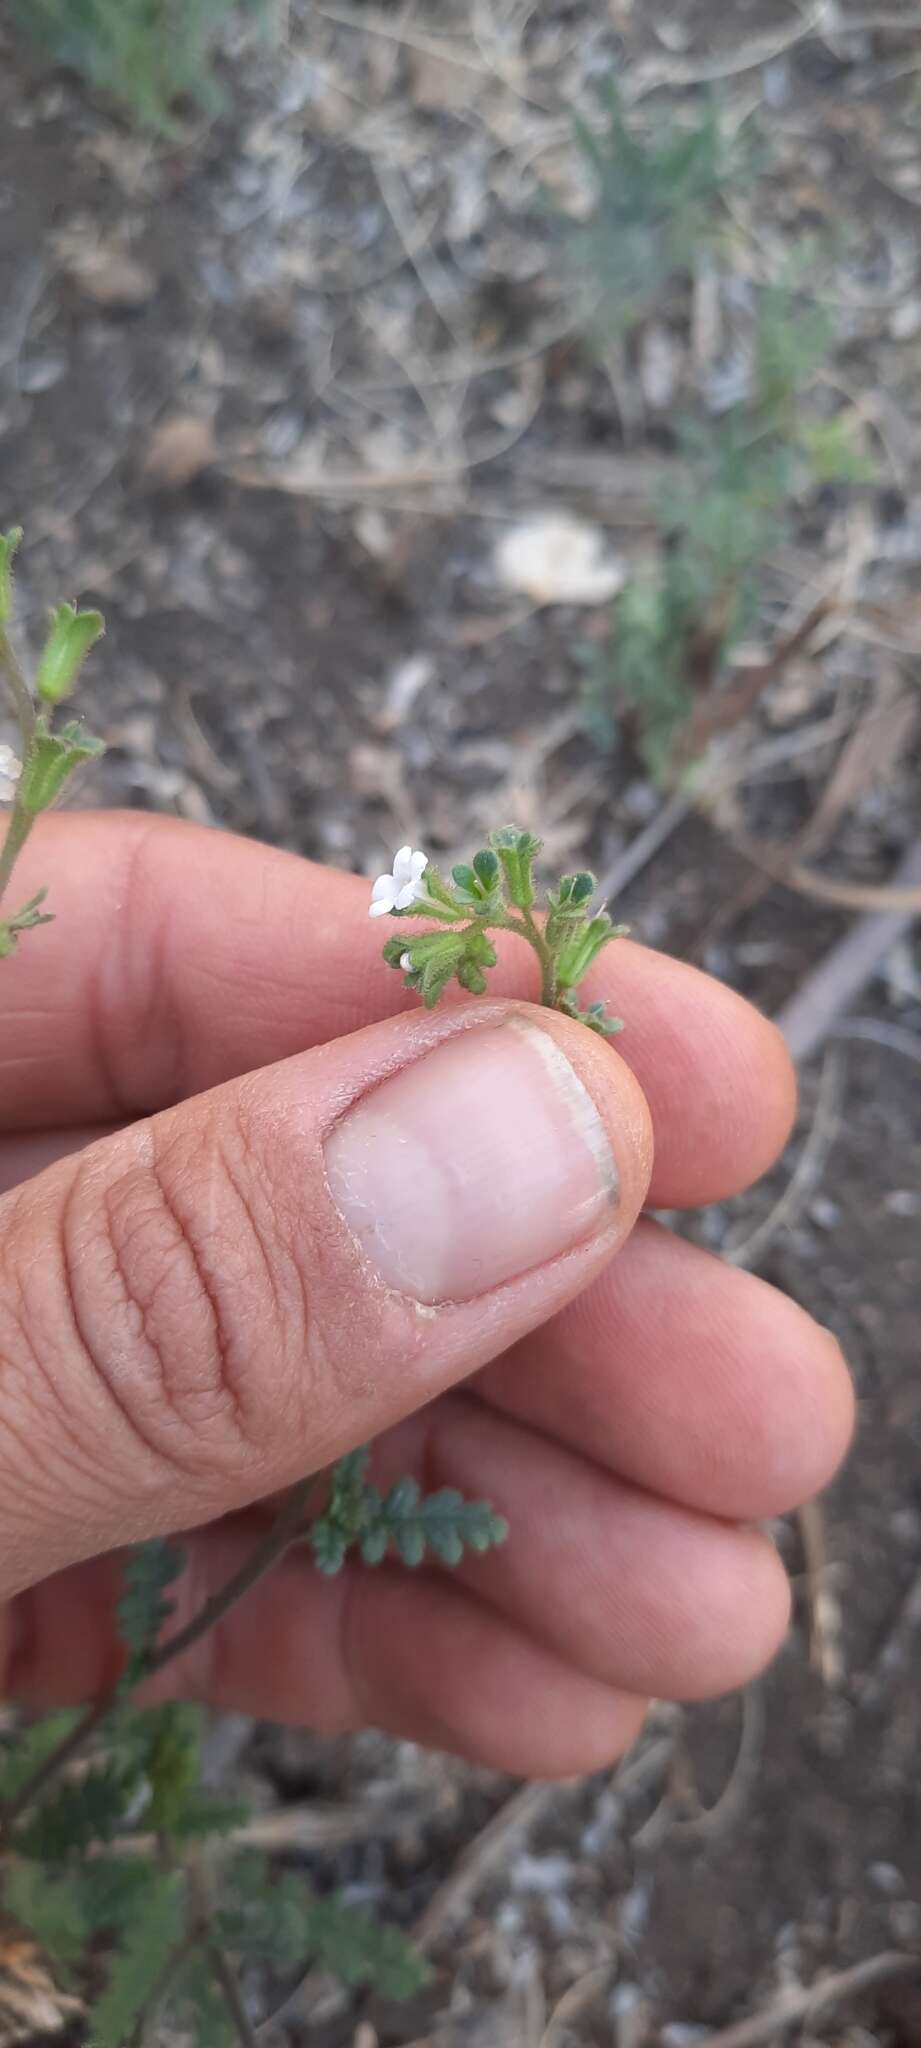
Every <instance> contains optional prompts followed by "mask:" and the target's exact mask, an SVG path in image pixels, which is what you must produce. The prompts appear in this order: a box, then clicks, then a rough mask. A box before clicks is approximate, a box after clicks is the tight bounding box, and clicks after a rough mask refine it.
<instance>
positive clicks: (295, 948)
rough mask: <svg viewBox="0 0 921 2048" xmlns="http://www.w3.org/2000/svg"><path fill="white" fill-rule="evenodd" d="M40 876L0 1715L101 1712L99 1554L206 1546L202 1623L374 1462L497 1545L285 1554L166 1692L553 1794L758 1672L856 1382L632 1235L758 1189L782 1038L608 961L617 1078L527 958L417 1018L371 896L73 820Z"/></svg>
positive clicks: (11, 1095) (722, 1277) (273, 858)
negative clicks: (422, 1565) (418, 1485)
mask: <svg viewBox="0 0 921 2048" xmlns="http://www.w3.org/2000/svg"><path fill="white" fill-rule="evenodd" d="M21 869H22V879H23V893H24V894H25V893H28V891H29V889H30V887H32V886H38V883H39V882H40V881H49V880H50V881H51V883H52V898H53V900H52V908H53V909H54V910H55V912H56V913H57V919H58V921H57V922H56V923H55V924H54V925H52V926H50V927H49V928H48V930H47V931H46V932H43V933H42V935H41V939H40V941H39V940H38V939H36V940H34V942H33V943H32V944H30V945H28V946H26V944H23V945H22V947H21V949H20V951H19V954H18V956H17V958H16V960H15V963H12V964H11V965H10V966H8V967H7V968H5V969H4V974H3V1000H4V1025H3V1057H2V1060H0V1126H2V1128H3V1130H4V1132H5V1134H6V1135H5V1136H4V1137H3V1138H2V1140H0V1187H3V1188H5V1189H6V1190H7V1192H5V1193H4V1194H2V1195H0V1599H2V1600H3V1601H4V1602H5V1603H6V1604H5V1606H3V1607H2V1608H0V1696H3V1695H4V1694H5V1695H6V1696H8V1697H13V1698H16V1699H20V1700H23V1701H24V1702H26V1703H27V1704H29V1705H30V1706H33V1707H45V1706H48V1705H51V1704H63V1703H67V1702H70V1701H73V1700H76V1699H83V1698H87V1697H90V1696H92V1695H94V1694H95V1693H97V1692H99V1691H100V1690H102V1689H103V1688H104V1687H105V1685H106V1684H107V1683H109V1682H110V1681H111V1679H112V1677H113V1675H114V1673H115V1671H116V1670H117V1668H118V1657H119V1650H118V1642H117V1636H116V1631H115V1626H114V1619H113V1606H114V1600H115V1598H116V1596H117V1588H118V1578H119V1562H118V1554H117V1553H118V1547H119V1546H120V1545H124V1544H128V1543H132V1542H136V1541H139V1540H141V1539H143V1538H145V1537H147V1536H150V1535H151V1534H154V1533H158V1532H165V1531H178V1530H183V1531H194V1532H196V1533H194V1534H193V1535H192V1536H191V1539H190V1540H188V1545H187V1547H188V1559H189V1564H188V1571H187V1574H186V1577H185V1579H184V1580H183V1582H182V1584H181V1586H180V1589H179V1612H178V1616H177V1619H178V1620H179V1621H181V1620H182V1619H183V1618H184V1616H185V1615H186V1614H188V1613H190V1612H192V1611H193V1610H194V1609H196V1608H197V1607H198V1606H199V1605H200V1604H201V1602H202V1601H203V1600H204V1599H205V1598H206V1597H207V1595H208V1594H209V1593H210V1592H211V1591H213V1590H214V1589H215V1588H216V1587H217V1586H218V1585H220V1584H221V1583H222V1582H223V1581H224V1580H225V1579H226V1578H228V1577H229V1576H230V1574H231V1573H232V1572H233V1571H234V1570H235V1569H236V1568H237V1567H238V1565H239V1564H240V1563H241V1561H242V1559H243V1558H244V1556H245V1555H246V1553H247V1551H248V1550H249V1549H250V1548H251V1547H252V1545H253V1543H254V1541H255V1540H257V1537H258V1533H259V1532H260V1531H261V1530H262V1528H264V1526H265V1515H266V1504H267V1503H269V1502H270V1500H271V1498H272V1496H273V1495H275V1494H276V1493H277V1492H278V1491H279V1490H280V1489H282V1488H284V1487H285V1486H287V1485H288V1484H290V1483H291V1482H292V1481H293V1480H294V1479H296V1478H299V1477H301V1476H302V1475H303V1474H304V1473H306V1472H308V1471H310V1470H313V1469H319V1468H321V1467H323V1466H325V1465H326V1464H327V1463H329V1462H330V1461H331V1460H332V1459H334V1458H336V1457H338V1456H339V1455H341V1454H342V1453H343V1452H345V1451H346V1450H348V1449H350V1448H351V1447H353V1446H354V1445H355V1444H357V1443H359V1442H361V1441H364V1440H366V1439H367V1438H369V1437H374V1438H377V1439H380V1441H379V1442H378V1444H377V1448H376V1452H375V1460H376V1471H378V1472H379V1473H380V1475H381V1477H382V1478H383V1479H384V1481H385V1482H387V1481H389V1480H390V1479H392V1478H395V1477H396V1476H397V1475H398V1474H399V1473H400V1472H403V1471H409V1470H415V1471H416V1472H417V1473H418V1474H419V1476H420V1478H423V1479H424V1482H425V1484H426V1486H441V1485H453V1486H458V1487H460V1488H461V1489H462V1490H463V1491H464V1492H466V1493H468V1494H476V1495H481V1494H485V1495H486V1496H487V1497H488V1498H490V1499H491V1500H492V1502H493V1503H494V1505H495V1506H496V1508H497V1509H498V1510H499V1511H500V1512H501V1513H502V1514H504V1515H505V1516H506V1517H507V1518H508V1520H509V1522H510V1524H511V1536H510V1539H509V1541H508V1543H507V1545H506V1546H505V1547H504V1548H503V1549H501V1550H499V1551H495V1552H491V1553H490V1554H489V1556H488V1557H486V1558H484V1559H476V1558H473V1559H468V1560H465V1561H464V1563H463V1564H462V1565H461V1566H460V1567H459V1568H458V1570H457V1572H455V1573H451V1574H448V1573H447V1572H445V1571H443V1570H433V1571H422V1572H419V1573H417V1574H412V1573H409V1572H407V1571H406V1570H405V1569H403V1568H401V1567H399V1566H396V1565H394V1566H393V1567H390V1566H384V1567H382V1568H381V1569H380V1570H378V1571H375V1572H368V1571H363V1570H362V1568H361V1566H357V1567H356V1568H354V1569H352V1568H347V1569H346V1570H345V1571H344V1572H343V1573H342V1574H341V1576H340V1577H339V1578H336V1579H331V1580H330V1579H323V1578H321V1577H320V1575H319V1574H318V1573H317V1572H316V1571H315V1569H314V1568H313V1566H312V1563H311V1560H310V1557H309V1554H306V1553H301V1552H292V1553H290V1554H289V1556H288V1557H287V1558H286V1559H285V1560H284V1562H283V1563H282V1564H281V1565H279V1567H278V1568H277V1570H276V1571H275V1573H274V1574H273V1576H272V1577H271V1578H270V1579H268V1580H267V1581H265V1582H264V1583H263V1584H262V1585H261V1586H260V1588H259V1591H258V1593H256V1594H254V1595H252V1596H251V1597H250V1598H249V1599H248V1600H246V1601H245V1602H243V1603H242V1604H241V1605H240V1606H239V1607H238V1608H237V1609H235V1610H234V1612H233V1613H232V1614H231V1615H230V1616H229V1617H228V1618H227V1619H226V1621H225V1622H223V1623H222V1624H220V1625H219V1626H218V1627H217V1628H216V1629H215V1630H214V1631H212V1632H211V1633H210V1634H209V1635H207V1636H205V1637H204V1638H202V1639H201V1640H200V1641H199V1642H198V1643H197V1644H196V1645H195V1646H194V1649H193V1650H191V1651H190V1652H189V1655H188V1657H187V1658H186V1659H185V1660H178V1661H177V1663H176V1664H175V1665H173V1666H171V1667H170V1668H169V1669H168V1671H166V1672H164V1674H163V1676H162V1678H161V1679H160V1680H158V1681H156V1682H155V1683H156V1686H157V1692H156V1694H155V1696H156V1697H163V1696H165V1695H166V1694H167V1693H170V1694H174V1693H181V1694H183V1695H184V1696H187V1697H188V1696H196V1697H200V1698H205V1699H207V1700H208V1701H209V1702H211V1703H212V1704H213V1705H215V1706H219V1707H234V1708H238V1709H242V1710H244V1711H246V1712H249V1713H252V1714H257V1715H261V1716H267V1717H271V1718H274V1719H277V1720H289V1721H299V1722H304V1723H306V1724H309V1725H310V1726H312V1727H314V1728H317V1729H320V1730H345V1729H349V1728H354V1727H358V1726H361V1725H364V1724H368V1723H372V1724H375V1725H378V1726H381V1727H384V1728H387V1729H389V1730H392V1731H393V1732H395V1733H398V1734H399V1735H401V1736H404V1737H409V1738H411V1739H414V1740H416V1741H420V1742H425V1743H429V1744H432V1745H435V1746H439V1747H443V1748H447V1749H452V1750H456V1751H458V1752H459V1753H461V1754H463V1755H466V1756H469V1757H473V1758H476V1759H477V1760H479V1761H481V1762H483V1763H485V1764H488V1765H492V1766H494V1767H496V1768H499V1769H506V1770H513V1771H515V1772H516V1773H518V1774H525V1775H539V1774H553V1773H563V1774H568V1773H572V1772H576V1771H582V1770H591V1769H593V1768H596V1767H598V1766H600V1765H602V1764H603V1763H606V1762H609V1761H610V1760H611V1759H612V1758H613V1757H614V1756H615V1755H617V1754H618V1753H619V1752H620V1751H621V1750H622V1749H623V1748H624V1747H626V1745H627V1744H628V1743H629V1742H630V1741H631V1739H632V1738H633V1736H634V1735H635V1733H636V1731H637V1729H638V1727H639V1725H640V1723H641V1720H642V1714H643V1702H644V1699H645V1697H646V1696H648V1695H650V1694H654V1695H659V1696H668V1695H672V1696H676V1697H682V1698H694V1697H700V1696H703V1695H707V1694H710V1693H713V1692H719V1691H722V1690H724V1689H727V1688H730V1687H733V1686H735V1685H738V1684H740V1683H742V1682H744V1681H745V1680H746V1679H748V1678H749V1677H751V1676H752V1675H753V1674H754V1673H755V1672H756V1671H757V1670H758V1669H759V1668H760V1667H761V1666H762V1665H763V1663H764V1662H765V1661H766V1660H767V1659H769V1658H770V1656H771V1655H772V1654H773V1652H774V1650H775V1648H776V1646H777V1644H778V1642H779V1640H780V1639H781V1637H782V1635H783V1632H784V1629H785V1627H786V1623H787V1615H788V1596H787V1589H786V1582H785V1579H784V1574H783V1571H782V1568H781V1566H780V1563H779V1561H778V1559H777V1556H776V1554H775V1552H774V1550H773V1547H772V1546H771V1544H770V1542H769V1541H768V1540H767V1538H766V1537H765V1536H763V1535H762V1534H761V1533H759V1532H758V1531H757V1530H755V1529H754V1528H752V1527H751V1526H750V1525H751V1523H752V1522H753V1521H754V1520H755V1519H757V1518H761V1517H766V1516H771V1515H775V1514H778V1513H780V1512H782V1511H784V1510H786V1509H789V1508H791V1507H792V1506H794V1505H795V1504H796V1503H798V1502H799V1501H800V1500H802V1499H803V1498H805V1497H806V1496H807V1495H808V1494H810V1493H811V1492H812V1491H813V1490H814V1489H815V1488H816V1487H818V1486H820V1485H822V1484H823V1483H824V1481H825V1480H826V1479H827V1478H828V1477H829V1476H830V1474H831V1473H832V1471H833V1470H834V1468H835V1466H836V1464H837V1462H838V1460H839V1459H840V1457H841V1456H842V1454H843V1452H844V1450H845V1447H846V1445H847V1442H848V1438H849V1434H850V1429H851V1421H852V1401H851V1394H850V1388H849V1382H848V1378H847V1374H846V1371H845V1369H844V1366H843V1363H842V1360H841V1356H840V1352H839V1350H838V1347H837V1345H836V1344H835V1343H834V1341H833V1339H832V1338H831V1337H830V1336H829V1335H828V1333H827V1332H825V1331H824V1330H822V1329H820V1328H819V1327H818V1326H817V1325H816V1324H814V1323H813V1322H812V1321H811V1320H810V1318H809V1317H808V1316H806V1315H805V1314H804V1313H803V1312H802V1310H800V1309H799V1308H797V1307H796V1305H795V1304H794V1303H793V1302H791V1301H790V1300H789V1299H787V1298H786V1297H785V1296H783V1295H781V1294H778V1293H775V1292H774V1291H773V1290H772V1289H771V1288H769V1287H767V1286H765V1285H764V1284H763V1283H762V1282H761V1281H759V1280H757V1279H755V1278H753V1277H752V1276H750V1275H748V1274H745V1273H743V1272H740V1271H738V1270H735V1269H732V1268H728V1267H725V1266H723V1265H721V1264H720V1262H719V1261H718V1260H715V1259H713V1258H711V1257H709V1256H708V1255H707V1254H705V1253H703V1252H701V1251H699V1250H696V1249H695V1248H693V1247H692V1246H690V1245H688V1244H686V1243H684V1242H683V1241H681V1240H680V1239H677V1238H674V1237H672V1236H670V1235H669V1234H668V1233H667V1232H665V1231H664V1230H662V1229H661V1228H660V1227H659V1226H657V1225H656V1224H654V1223H653V1222H651V1221H650V1220H648V1219H641V1220H639V1221H638V1220H637V1219H638V1217H639V1215H640V1211H641V1209H642V1207H643V1205H644V1203H645V1202H646V1201H647V1200H649V1201H651V1202H652V1203H653V1204H655V1205H657V1206H667V1207H671V1206H684V1205H693V1204H696V1203H700V1202H708V1201H713V1200H716V1199H719V1198H721V1197H723V1196H726V1195H728V1194H730V1193H732V1192H734V1191H735V1190H737V1189H740V1188H742V1187H744V1186H745V1185H746V1184H747V1183H748V1182H749V1181H751V1180H752V1179H753V1178H755V1177H756V1176H757V1175H758V1174H759V1173H761V1172H762V1171H763V1170H764V1168H765V1167H767V1166H768V1165H769V1164H770V1162H771V1160H772V1159H773V1158H774V1156H775V1155H776V1153H777V1151H778V1149H779V1148H780V1146H781V1145H782V1143H783V1141H784V1139H785V1137H786V1135H787V1132H788V1129H789V1125H790V1120H791V1116H792V1110H793V1098H794V1085H793V1078H792V1074H791V1070H790V1066H789V1061H788V1059H787V1055H786V1053H785V1051H784V1048H783V1046H782V1043H781V1041H780V1039H779V1038H778V1036H777V1034H776V1032H775V1031H774V1030H773V1028H772V1027H771V1026H770V1025H769V1024H767V1023H765V1022H764V1020H763V1019H761V1018H759V1017H758V1016H757V1015H756V1013H755V1012H753V1011H752V1010H751V1009H750V1008H749V1007H748V1006H747V1005H746V1004H745V1003H743V1002H742V1001H740V1000H739V999H738V998H737V997H736V996H734V995H733V994H732V993H731V992H730V991H728V990H726V989H724V988H722V987H720V986H719V985H718V984H716V983H714V982H712V981H710V980H709V979H708V978H707V977H705V976H703V975H701V974H699V973H697V972H696V971H695V970H694V969H692V968H688V967H684V966H681V965H678V964H677V963H675V962H672V961H669V960H667V959H665V958H663V957H662V956H661V955H657V954H655V953H652V952H648V951H646V950H645V949H643V948H642V947H639V946H634V945H631V944H630V943H629V942H628V941H620V942H619V943H618V945H617V947H616V948H615V949H612V951H611V952H610V953H609V954H606V955H604V956H603V958H602V960H601V962H600V963H599V965H598V967H597V969H596V970H595V973H594V975H593V977H592V984H591V989H590V991H589V992H590V993H591V994H592V995H599V996H603V997H604V996H606V997H607V998H609V1000H610V1001H611V1003H612V1006H613V1007H614V1008H616V1009H617V1010H618V1011H619V1012H620V1014H621V1015H622V1016H623V1017H624V1018H625V1019H626V1024H627V1029H626V1031H625V1033H624V1035H623V1037H622V1038H621V1039H620V1040H618V1049H617V1051H616V1052H615V1051H613V1050H612V1048H611V1047H610V1045H608V1044H607V1043H605V1042H604V1041H602V1040H600V1039H596V1038H594V1037H592V1035H591V1034H590V1033H589V1032H587V1031H586V1030H585V1029H584V1028H583V1027H582V1026H581V1025H579V1024H575V1023H571V1022H570V1021H568V1020H567V1019H566V1018H564V1017H562V1016H560V1015H558V1014H557V1013H554V1012H550V1011H548V1010H544V1009H539V1008H535V1007H532V1006H531V1004H530V1003H528V1002H526V1001H524V1000H522V998H525V997H527V996H528V995H530V994H533V986H532V981H531V976H532V975H533V972H534V967H533V961H532V960H531V958H530V956H527V955H525V953H524V948H518V947H516V945H515V942H512V943H511V945H510V946H509V948H508V950H507V952H505V953H503V955H502V958H501V961H500V967H499V969H498V970H497V971H496V973H495V974H494V976H493V977H492V984H491V986H492V991H493V993H491V995H490V998H489V999H488V1000H485V999H484V1000H479V999H471V998H469V997H467V998H463V997H462V998H461V999H460V1000H459V1002H458V1003H457V1004H454V1005H448V1004H446V1005H444V1006H443V1007H442V1008H440V1009H439V1010H438V1011H437V1013H434V1014H424V1013H422V1012H421V1011H419V1010H418V1008H417V1007H416V1004H415V1001H414V999H412V998H409V999H407V997H406V996H405V995H404V994H403V992H402V991H401V990H400V989H399V988H398V987H396V986H395V977H394V976H393V975H392V974H391V973H390V972H389V971H388V969H387V968H386V967H385V966H384V964H383V962H382V961H381V959H380V932H379V930H378V929H377V927H375V926H374V925H372V924H369V922H368V919H367V902H368V896H367V886H366V885H365V884H364V883H362V882H361V881H360V880H357V879H355V878H354V877H350V876H346V875H338V874H331V873H329V872H328V871H326V870H323V869H319V868H316V867H311V866H310V865H308V864H306V863H304V862H302V861H298V860H296V859H294V858H293V857H291V856H289V855H285V854H279V853H273V852H270V851H268V850H266V849H265V848H262V847H259V846H256V845H254V844H252V843H249V842H246V841H241V840H238V839H233V838H231V837H229V836H225V835H221V834H216V833H214V834H212V833H208V832H203V831H199V830H198V829H197V828H193V827H190V826H186V825H180V824H176V823H173V822H170V821H166V820H162V819H152V818H149V817H141V816H131V817H120V816H115V815H112V814H109V815H101V816H98V817H94V816H75V815H71V816H67V815H62V816H59V817H50V818H48V819H47V820H45V821H43V823H42V824H41V826H40V827H39V828H38V829H37V830H36V832H35V834H34V838H33V841H32V842H30V845H29V847H28V849H27V852H26V854H25V856H24V857H23V859H22V863H21ZM33 877H34V883H33ZM495 991H500V992H501V994H500V995H499V996H497V995H496V993H495ZM305 1048H306V1050H305ZM647 1105H648V1107H647ZM615 1255H616V1256H615Z"/></svg>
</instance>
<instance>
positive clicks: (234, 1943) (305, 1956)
mask: <svg viewBox="0 0 921 2048" xmlns="http://www.w3.org/2000/svg"><path fill="white" fill-rule="evenodd" d="M216 1922H217V1927H218V1931H219V1934H220V1938H221V1940H222V1941H223V1942H224V1944H225V1946H226V1947H227V1948H228V1949H230V1950H231V1951H232V1952H234V1953H240V1954H245V1955H247V1956H249V1957H258V1958H259V1959H260V1960H261V1961H263V1962H265V1963H268V1964H269V1965H270V1967H272V1968H273V1969H275V1970H278V1971H287V1970H292V1969H295V1968H301V1967H305V1966H306V1965H308V1964H310V1963H312V1962H313V1963H322V1964H323V1965H324V1966H325V1968H326V1969H328V1970H332V1971H333V1973H334V1975H335V1976H337V1977H338V1978H339V1979H340V1981H341V1982H342V1983H343V1984H347V1985H348V1986H349V1987H350V1988H357V1987H358V1986H359V1985H369V1986H371V1987H373V1988H374V1989H375V1990H377V1991H380V1992H382V1993H383V1995H384V1996H385V1997H387V1998H409V1997H411V1996H412V1994H413V1992H415V1991H418V1990H419V1989H420V1988H421V1987H422V1985H424V1984H426V1983H427V1982H428V1980H429V1977H430V1975H431V1970H430V1967H429V1964H428V1963H427V1962H426V1960H425V1958H424V1956H421V1955H420V1954H419V1953H418V1951H417V1950H416V1949H415V1948H414V1947H413V1945H412V1943H411V1942H410V1941H408V1940H407V1937H406V1936H405V1935H404V1934H402V1933H401V1932H400V1930H399V1928H397V1927H392V1926H388V1925H382V1924H381V1923H380V1922H379V1921H376V1920H374V1919H372V1918H371V1917H370V1916H369V1915H368V1914H367V1913H364V1912H361V1911H360V1910H359V1909H358V1908H357V1907H355V1906H348V1905H344V1904H343V1903H342V1901H341V1900H340V1899H336V1898H329V1899H318V1898H317V1896H316V1894H315V1893H314V1892H312V1891H311V1889H310V1887H309V1885H307V1884H305V1882H304V1880H303V1879H302V1878H300V1877H296V1876H295V1875H294V1874H293V1873H292V1872H288V1873H287V1874H286V1875H285V1876H283V1877H281V1878H278V1879H276V1878H274V1876H273V1873H272V1870H271V1867H270V1865H269V1863H268V1862H267V1860H266V1858H265V1857H262V1856H257V1855H247V1856H240V1857H237V1858H236V1859H235V1861H234V1862H233V1863H232V1864H231V1865H230V1866H229V1868H227V1869H226V1870H225V1872H224V1876H223V1892H222V1898H221V1901H220V1904H219V1906H218V1909H217V1913H216Z"/></svg>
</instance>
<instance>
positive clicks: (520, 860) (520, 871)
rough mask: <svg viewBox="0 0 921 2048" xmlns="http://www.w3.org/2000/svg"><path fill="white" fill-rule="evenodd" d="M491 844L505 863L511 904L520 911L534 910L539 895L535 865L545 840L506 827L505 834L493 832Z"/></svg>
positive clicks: (504, 873) (503, 869) (502, 830)
mask: <svg viewBox="0 0 921 2048" xmlns="http://www.w3.org/2000/svg"><path fill="white" fill-rule="evenodd" d="M489 844H490V846H491V847H492V849H493V852H494V853H495V854H496V855H497V857H498V859H499V862H500V864H501V867H502V872H503V875H504V876H505V886H506V889H507V890H508V896H509V902H510V903H514V905H515V908H516V909H517V910H530V908H531V905H532V904H533V902H534V898H535V895H536V890H535V887H534V862H535V860H536V859H537V856H538V854H539V852H540V849H541V844H542V842H541V840H539V839H535V838H534V835H533V833H531V832H519V830H518V827H517V825H503V827H502V829H501V831H499V832H491V833H490V836H489Z"/></svg>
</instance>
